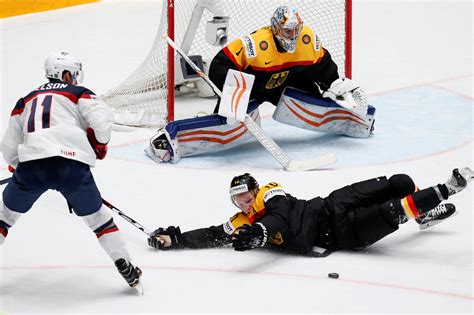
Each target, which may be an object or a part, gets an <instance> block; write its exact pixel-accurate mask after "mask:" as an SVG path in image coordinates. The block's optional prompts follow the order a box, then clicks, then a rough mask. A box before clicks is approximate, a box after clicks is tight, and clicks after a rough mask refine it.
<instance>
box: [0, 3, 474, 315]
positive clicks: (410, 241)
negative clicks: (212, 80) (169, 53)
mask: <svg viewBox="0 0 474 315" xmlns="http://www.w3.org/2000/svg"><path fill="white" fill-rule="evenodd" d="M257 1H258V0H257ZM160 3H161V1H131V0H130V1H103V2H100V3H95V4H88V5H82V6H77V7H71V8H67V9H61V10H55V11H49V12H44V13H36V14H28V15H23V16H18V17H12V18H6V19H3V20H0V23H1V32H0V36H1V42H2V45H1V69H2V70H1V77H0V78H1V79H0V80H1V97H0V99H1V110H0V115H1V116H0V127H1V128H0V130H1V135H2V137H3V134H4V131H5V129H6V126H7V122H8V118H9V113H10V111H11V109H12V108H13V106H14V105H15V103H16V101H17V99H18V98H19V97H21V96H24V95H26V94H27V93H29V92H30V91H31V90H32V89H34V88H36V87H37V86H39V85H41V84H42V83H44V81H45V79H44V76H43V62H44V59H45V58H46V56H47V55H48V53H49V52H50V51H52V50H58V49H64V50H69V51H70V52H71V53H73V54H75V55H77V56H78V57H80V58H81V59H82V61H83V64H84V68H85V82H84V85H85V86H87V87H88V88H90V89H91V90H93V91H94V92H95V93H96V94H99V95H100V94H103V93H105V92H107V91H108V90H109V89H111V88H113V87H115V86H116V85H117V84H119V83H120V82H121V81H122V80H124V79H125V78H126V77H127V76H128V75H129V74H130V73H131V72H132V71H133V70H134V69H136V68H137V67H138V65H139V64H140V63H141V61H142V60H143V59H144V58H145V57H146V55H147V54H148V52H149V50H150V49H151V46H152V44H153V42H154V39H155V36H156V31H157V28H158V23H159V16H160ZM250 5H251V4H250ZM472 14H473V4H472V2H471V1H447V0H445V1H381V0H380V1H368V0H367V1H358V0H354V8H353V28H354V30H353V44H354V48H353V51H354V53H353V79H354V80H355V81H357V82H359V83H360V84H361V85H362V86H363V87H364V88H365V89H366V91H367V92H368V94H369V103H370V104H372V105H374V106H375V107H376V108H377V114H376V123H375V135H374V136H373V137H372V138H370V139H365V140H363V139H352V138H347V137H335V136H329V135H324V134H317V133H311V132H306V131H302V130H298V129H296V128H293V127H289V126H284V125H282V124H279V123H277V122H274V121H273V120H272V118H271V112H272V110H273V108H272V107H271V106H263V108H262V127H263V128H264V130H266V131H267V133H268V134H269V135H270V136H272V137H273V139H274V140H275V141H276V142H277V143H278V144H280V146H281V147H282V149H283V150H285V151H286V152H287V153H288V155H289V156H290V157H291V158H294V159H308V158H312V157H315V156H317V155H319V154H323V153H328V152H335V153H336V154H337V156H338V162H337V163H336V164H334V165H332V166H330V167H326V168H324V169H323V170H318V171H310V172H285V171H283V170H282V169H281V168H280V166H279V164H277V162H276V161H274V160H273V159H272V157H271V156H270V155H269V154H268V153H267V152H266V151H265V150H264V149H263V148H262V147H261V146H260V145H259V144H258V143H257V142H252V143H249V144H247V145H244V146H241V147H239V148H236V149H233V150H228V151H225V152H221V153H217V154H206V155H201V156H195V157H190V158H183V159H182V161H181V162H180V163H178V164H176V165H171V164H162V165H159V164H156V163H154V162H152V161H151V160H149V159H147V158H146V157H145V155H144V153H143V148H144V147H145V145H146V144H147V141H148V138H149V137H150V136H151V135H152V134H153V133H154V130H146V129H145V130H137V131H131V132H118V131H114V133H113V135H112V140H111V142H110V147H109V154H108V157H107V158H106V159H105V160H104V161H99V162H98V163H97V166H96V167H95V168H94V169H93V173H94V176H95V179H96V182H97V184H98V186H99V189H100V190H101V192H102V196H103V198H104V199H106V200H108V201H109V202H111V203H112V204H113V205H115V206H116V207H118V208H120V209H121V210H123V211H124V212H125V213H126V214H128V215H129V216H131V217H132V218H134V219H135V220H137V221H138V222H140V223H141V224H143V225H144V226H146V227H147V228H148V229H149V230H154V229H156V228H158V227H160V226H162V227H167V226H169V225H179V226H180V227H181V230H182V231H186V230H189V229H194V228H199V227H206V226H210V225H216V224H221V223H223V222H224V221H226V220H227V219H228V218H229V217H230V216H232V215H233V214H234V213H235V212H236V208H234V207H233V206H232V204H231V202H230V200H229V197H228V185H229V183H230V180H231V179H232V177H233V176H235V175H238V174H241V173H244V172H251V173H252V174H253V175H254V176H255V177H256V178H257V179H258V181H259V182H260V183H261V184H264V183H266V182H269V181H278V182H280V183H282V184H283V186H284V187H285V190H286V191H287V192H288V193H291V194H292V195H294V196H297V197H300V198H303V199H304V198H307V199H309V198H312V197H315V196H318V195H320V196H326V195H328V194H329V193H330V192H331V191H332V190H334V189H337V188H340V187H342V186H344V185H346V184H350V183H352V182H356V181H360V180H364V179H367V178H371V177H375V176H380V175H387V176H390V175H393V174H397V173H407V174H409V175H411V176H412V177H413V178H414V180H415V181H416V183H417V184H418V186H420V187H428V186H431V185H435V184H437V183H440V182H444V181H445V180H446V179H447V178H448V176H449V175H450V172H451V170H452V169H453V168H455V167H463V166H470V167H471V168H472V167H473V166H474V163H473V145H472V139H473V32H472V29H473V19H472ZM269 18H270V17H266V16H264V17H262V26H263V25H264V24H266V23H267V21H268V20H269ZM303 18H304V17H303ZM214 102H215V100H202V99H196V101H195V103H194V101H187V102H186V105H185V106H181V107H179V108H178V109H177V116H178V118H181V117H190V116H192V115H194V114H195V110H196V109H197V108H199V110H204V111H206V110H207V111H210V110H212V107H213V104H214ZM9 176H10V174H9V173H8V171H7V165H6V164H5V162H4V161H3V159H2V161H1V162H0V179H4V178H7V177H9ZM3 189H4V186H0V191H3ZM473 191H474V190H473V188H472V187H471V188H470V189H467V190H466V191H463V192H461V193H460V194H457V195H455V196H453V197H452V198H450V200H449V202H452V203H454V204H455V205H456V206H457V209H458V210H459V212H460V213H459V215H458V216H456V217H454V218H453V219H451V220H449V221H446V222H444V223H443V224H440V225H437V226H435V227H433V228H431V229H428V230H425V231H420V230H419V229H418V227H417V224H416V223H414V222H408V223H407V224H404V225H402V226H401V227H400V230H399V231H397V232H395V233H394V234H392V235H390V236H388V237H386V238H385V239H383V240H381V241H380V242H378V243H376V244H375V245H373V246H371V247H369V248H367V249H365V250H361V251H355V252H347V251H342V252H336V253H333V254H331V255H330V256H328V257H327V258H307V257H300V256H290V255H284V254H279V253H275V252H267V251H265V250H252V251H247V252H235V251H233V250H232V248H221V249H206V250H182V251H167V252H158V251H155V250H153V249H152V248H150V247H148V245H147V243H146V235H145V234H144V233H142V232H141V231H139V230H138V229H136V228H135V227H134V226H132V225H131V224H129V223H128V222H126V221H124V220H123V219H122V218H120V217H119V216H117V215H115V214H114V218H115V222H116V224H117V225H118V226H119V228H120V230H121V231H122V233H123V235H124V237H125V238H126V241H127V244H128V248H129V251H130V253H131V255H132V258H133V262H134V263H135V264H136V265H137V266H139V267H140V268H141V269H142V271H143V277H142V281H143V285H144V288H145V294H144V295H143V296H137V295H136V294H135V293H134V291H133V290H131V289H129V288H128V286H127V285H126V283H125V282H124V280H123V279H122V278H121V277H120V275H119V274H118V272H117V271H116V269H115V267H114V265H113V263H112V261H110V259H109V258H108V256H107V255H106V254H105V252H103V250H102V248H101V247H100V246H99V244H98V242H97V240H96V237H95V235H94V234H93V233H92V232H91V231H90V229H89V228H88V227H87V226H86V225H85V224H84V223H83V221H82V220H81V219H79V218H78V217H76V216H74V215H70V214H69V213H68V208H67V205H66V202H65V200H64V199H63V198H62V197H61V196H60V194H59V193H57V192H54V191H50V192H47V193H46V194H44V195H43V196H42V197H41V198H40V199H39V201H38V202H37V203H36V204H35V205H34V207H33V209H32V210H31V211H30V212H29V213H28V214H27V215H24V216H23V217H22V218H21V219H20V220H19V221H18V222H17V224H16V225H15V226H14V227H12V228H11V229H10V230H9V234H8V238H7V239H6V241H5V243H4V245H3V246H2V247H0V261H1V264H0V314H2V315H3V314H117V313H133V314H151V313H371V314H383V313H401V314H408V313H424V314H434V313H443V314H448V313H449V314H451V313H462V314H472V313H473V300H474V298H473V296H474V294H473V264H472V262H473V257H474V256H473V215H472V210H473V204H474V202H473ZM330 272H337V273H339V275H340V278H339V279H337V280H335V279H330V278H328V277H327V274H328V273H330Z"/></svg>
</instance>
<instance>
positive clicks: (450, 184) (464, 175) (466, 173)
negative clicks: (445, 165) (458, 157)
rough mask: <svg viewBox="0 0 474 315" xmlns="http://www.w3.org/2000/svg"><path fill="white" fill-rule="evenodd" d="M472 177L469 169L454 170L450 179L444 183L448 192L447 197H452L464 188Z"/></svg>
mask: <svg viewBox="0 0 474 315" xmlns="http://www.w3.org/2000/svg"><path fill="white" fill-rule="evenodd" d="M473 177H474V172H473V171H472V170H471V169H470V168H469V167H465V168H462V169H458V168H455V169H454V170H453V173H452V174H451V177H449V179H448V181H447V182H446V183H445V185H446V187H447V188H448V191H449V196H452V195H454V194H456V193H458V192H460V191H461V190H463V189H464V188H466V186H467V185H468V184H469V183H470V182H471V180H472V178H473Z"/></svg>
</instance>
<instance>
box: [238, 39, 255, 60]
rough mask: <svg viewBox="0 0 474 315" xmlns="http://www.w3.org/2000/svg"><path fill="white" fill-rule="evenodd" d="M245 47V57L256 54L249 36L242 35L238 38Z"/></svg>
mask: <svg viewBox="0 0 474 315" xmlns="http://www.w3.org/2000/svg"><path fill="white" fill-rule="evenodd" d="M240 40H241V41H242V44H243V45H244V48H245V55H246V56H247V58H254V57H256V56H257V50H256V49H255V43H254V41H253V38H252V37H251V36H244V37H242V38H241V39H240Z"/></svg>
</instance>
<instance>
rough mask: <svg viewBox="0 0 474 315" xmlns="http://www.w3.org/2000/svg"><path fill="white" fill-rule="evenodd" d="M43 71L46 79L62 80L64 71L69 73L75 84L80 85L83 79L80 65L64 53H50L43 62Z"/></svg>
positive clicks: (75, 59)
mask: <svg viewBox="0 0 474 315" xmlns="http://www.w3.org/2000/svg"><path fill="white" fill-rule="evenodd" d="M44 70H45V73H46V77H47V78H48V79H56V80H62V78H63V73H64V71H69V73H71V77H72V79H73V80H74V81H75V82H76V84H79V83H81V82H82V80H83V78H84V73H83V72H82V63H81V62H80V61H79V59H77V58H76V57H74V56H73V55H71V54H69V53H68V52H65V51H55V52H52V53H50V54H49V56H48V58H46V60H45V62H44Z"/></svg>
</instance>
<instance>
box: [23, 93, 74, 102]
mask: <svg viewBox="0 0 474 315" xmlns="http://www.w3.org/2000/svg"><path fill="white" fill-rule="evenodd" d="M40 94H57V95H61V96H64V97H66V98H68V99H69V100H70V101H71V102H73V103H74V104H77V101H78V98H77V96H76V95H74V94H72V93H69V92H60V91H54V90H51V91H44V92H37V93H34V94H33V95H31V96H30V97H28V98H27V99H25V104H26V103H28V102H29V101H31V100H32V99H34V98H35V97H37V96H38V95H40Z"/></svg>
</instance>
